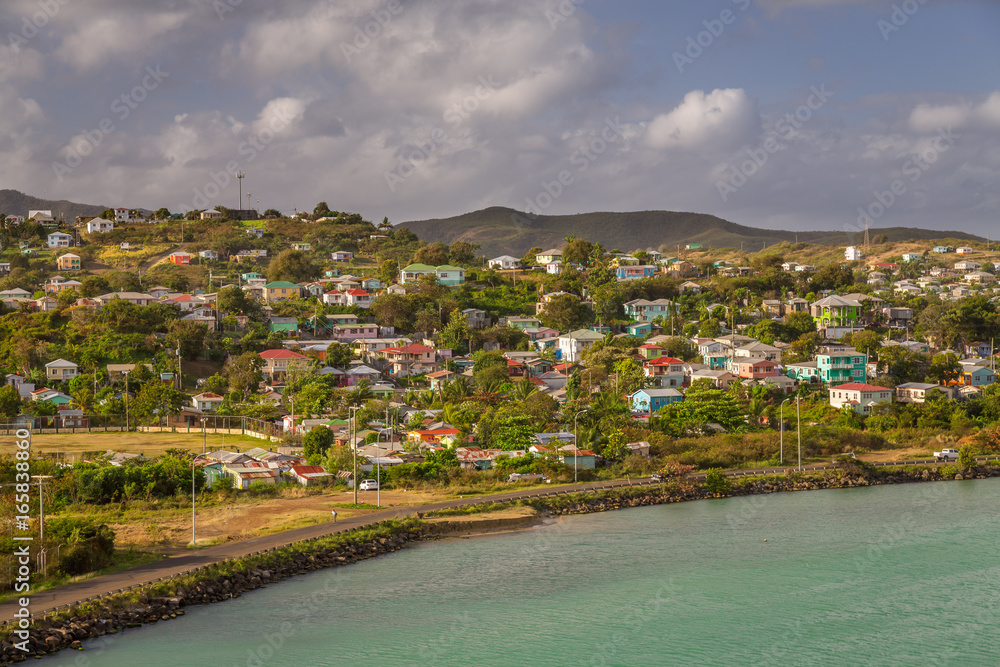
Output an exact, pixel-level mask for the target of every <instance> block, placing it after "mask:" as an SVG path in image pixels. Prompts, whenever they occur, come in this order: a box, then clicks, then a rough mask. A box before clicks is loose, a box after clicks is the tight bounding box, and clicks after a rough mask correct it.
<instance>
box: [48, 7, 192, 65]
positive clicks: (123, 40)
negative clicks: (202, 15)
mask: <svg viewBox="0 0 1000 667" xmlns="http://www.w3.org/2000/svg"><path fill="white" fill-rule="evenodd" d="M190 16H191V15H190V13H189V12H182V11H172V12H155V13H128V14H125V13H114V14H112V13H98V12H96V11H90V12H88V13H87V14H84V15H83V16H81V17H79V18H78V19H77V20H78V21H79V23H78V24H77V25H78V26H79V27H77V29H76V31H75V32H73V33H72V34H70V35H68V36H66V38H65V39H63V40H62V44H61V45H60V46H59V48H58V49H57V50H56V56H57V57H58V58H59V59H60V60H62V61H63V62H65V63H67V64H69V65H70V66H71V67H73V68H74V69H75V70H76V71H78V72H93V71H94V70H97V69H98V68H100V67H101V66H102V65H105V64H107V63H108V62H110V61H119V62H127V61H128V59H130V58H134V57H137V56H143V57H148V55H149V53H150V46H151V45H152V44H157V43H159V42H161V40H162V38H163V37H165V36H167V35H168V34H169V33H172V32H174V31H177V30H178V29H180V28H181V27H183V26H184V25H185V23H186V22H187V21H188V19H189V18H190Z"/></svg>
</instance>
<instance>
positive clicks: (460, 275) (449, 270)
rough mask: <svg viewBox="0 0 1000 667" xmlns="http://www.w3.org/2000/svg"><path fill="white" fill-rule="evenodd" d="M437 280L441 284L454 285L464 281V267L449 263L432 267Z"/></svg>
mask: <svg viewBox="0 0 1000 667" xmlns="http://www.w3.org/2000/svg"><path fill="white" fill-rule="evenodd" d="M434 271H435V273H437V279H438V282H439V283H441V284H442V285H447V286H449V287H455V286H456V285H461V284H463V283H464V282H465V269H462V268H459V267H457V266H451V265H449V264H442V265H441V266H438V267H436V268H435V269H434Z"/></svg>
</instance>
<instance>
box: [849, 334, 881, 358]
mask: <svg viewBox="0 0 1000 667" xmlns="http://www.w3.org/2000/svg"><path fill="white" fill-rule="evenodd" d="M851 345H853V346H854V349H856V350H857V351H858V352H863V353H864V354H866V355H867V356H868V361H878V353H879V350H881V349H882V336H881V335H880V334H879V333H878V332H877V331H856V332H854V334H852V335H851Z"/></svg>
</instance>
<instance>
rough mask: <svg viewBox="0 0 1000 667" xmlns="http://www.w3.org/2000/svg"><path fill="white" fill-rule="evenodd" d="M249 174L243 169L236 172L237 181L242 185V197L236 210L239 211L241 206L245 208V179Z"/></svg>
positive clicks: (237, 202) (237, 203) (238, 200)
mask: <svg viewBox="0 0 1000 667" xmlns="http://www.w3.org/2000/svg"><path fill="white" fill-rule="evenodd" d="M246 175H247V173H246V172H245V171H243V170H242V169H237V170H236V180H237V181H238V182H239V184H240V196H239V198H238V199H237V200H236V210H239V208H240V206H243V179H244V178H246Z"/></svg>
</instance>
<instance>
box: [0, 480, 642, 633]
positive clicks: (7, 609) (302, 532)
mask: <svg viewBox="0 0 1000 667" xmlns="http://www.w3.org/2000/svg"><path fill="white" fill-rule="evenodd" d="M650 484H653V482H651V481H649V479H648V478H644V479H642V480H632V481H629V480H616V481H613V482H609V481H602V482H587V483H583V484H569V485H564V486H558V487H555V488H551V487H533V488H528V489H520V490H517V491H509V492H506V493H495V494H490V495H487V496H470V497H468V498H461V499H458V500H447V501H441V502H437V503H429V504H426V505H414V506H410V507H394V508H391V509H386V510H382V511H379V512H374V513H372V514H366V515H364V516H359V517H354V518H350V519H339V520H338V521H337V522H336V523H334V522H333V521H330V522H328V523H321V524H315V525H312V526H305V527H303V528H296V529H294V530H287V531H283V532H280V533H275V534H273V535H265V536H263V537H255V538H253V539H249V540H244V541H241V542H229V543H226V544H220V545H218V546H214V547H206V548H204V549H198V550H197V551H192V552H191V553H186V554H183V555H179V556H174V557H172V558H167V559H165V560H161V561H158V562H156V563H150V564H148V565H141V566H138V567H134V568H129V569H127V570H121V571H120V572H114V573H111V574H106V575H102V576H99V577H94V578H93V579H88V580H87V581H81V582H78V583H74V584H68V585H66V586H60V587H59V588H54V589H52V590H47V591H41V592H33V593H31V594H30V599H31V605H30V609H31V612H32V613H33V614H39V613H42V612H45V611H48V610H51V609H54V608H57V607H63V606H66V605H72V604H76V603H79V602H85V601H87V600H89V599H92V598H96V597H99V596H102V595H108V594H110V593H114V592H116V591H119V590H121V589H124V588H130V587H132V586H139V585H142V584H147V583H152V582H155V581H157V580H159V579H163V578H166V577H172V576H175V575H178V574H184V573H185V572H189V571H191V570H194V569H197V568H200V567H204V566H206V565H210V564H212V563H218V562H221V561H225V560H228V559H231V558H239V557H241V556H248V555H251V554H255V553H258V552H261V551H268V550H270V549H274V548H278V547H284V546H288V545H290V544H294V543H295V542H301V541H303V540H309V539H313V538H317V537H324V536H327V535H333V534H336V533H342V532H347V531H350V530H354V529H356V528H362V527H364V526H370V525H372V524H375V523H378V522H380V521H385V520H386V519H394V518H403V517H407V516H416V515H417V514H418V513H424V512H433V511H436V510H445V509H457V508H460V507H466V506H469V505H478V504H481V503H485V502H502V501H507V500H519V499H527V498H537V497H539V496H551V495H557V494H563V493H574V492H578V491H594V490H599V489H610V488H615V487H623V486H643V485H650ZM17 608H18V606H17V605H16V603H15V601H13V600H11V601H8V602H4V603H3V604H0V623H6V622H8V621H10V620H11V619H12V618H13V614H14V612H15V611H16V610H17Z"/></svg>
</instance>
